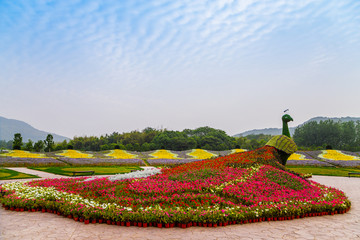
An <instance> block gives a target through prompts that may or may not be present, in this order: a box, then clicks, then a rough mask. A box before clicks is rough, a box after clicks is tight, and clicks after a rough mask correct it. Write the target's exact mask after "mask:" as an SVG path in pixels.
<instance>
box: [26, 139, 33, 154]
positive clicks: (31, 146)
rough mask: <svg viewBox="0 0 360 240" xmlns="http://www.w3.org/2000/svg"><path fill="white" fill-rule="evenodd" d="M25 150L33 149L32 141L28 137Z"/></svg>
mask: <svg viewBox="0 0 360 240" xmlns="http://www.w3.org/2000/svg"><path fill="white" fill-rule="evenodd" d="M25 150H26V151H29V152H31V151H33V150H34V142H33V141H31V139H29V140H28V142H27V143H26V144H25Z"/></svg>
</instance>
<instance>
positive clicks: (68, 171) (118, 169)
mask: <svg viewBox="0 0 360 240" xmlns="http://www.w3.org/2000/svg"><path fill="white" fill-rule="evenodd" d="M29 168H30V169H34V170H39V171H44V172H48V173H54V174H58V175H64V176H72V175H73V173H72V172H76V171H95V173H94V174H95V175H113V174H119V173H128V172H131V171H132V170H141V168H140V167H138V166H109V167H108V166H106V167H96V166H88V167H29ZM78 175H79V174H77V176H78ZM84 175H85V174H84Z"/></svg>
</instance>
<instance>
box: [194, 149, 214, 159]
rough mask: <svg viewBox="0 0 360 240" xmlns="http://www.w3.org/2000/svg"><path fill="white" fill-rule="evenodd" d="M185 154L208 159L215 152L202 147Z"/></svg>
mask: <svg viewBox="0 0 360 240" xmlns="http://www.w3.org/2000/svg"><path fill="white" fill-rule="evenodd" d="M187 155H188V156H190V157H191V158H195V159H208V158H212V157H215V156H216V154H214V153H211V152H209V151H207V150H203V149H193V150H192V151H191V152H190V153H187Z"/></svg>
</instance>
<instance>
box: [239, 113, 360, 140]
mask: <svg viewBox="0 0 360 240" xmlns="http://www.w3.org/2000/svg"><path fill="white" fill-rule="evenodd" d="M326 120H333V121H334V122H339V121H340V122H349V121H354V122H356V121H360V118H356V117H341V118H337V117H334V118H329V117H314V118H311V119H310V120H308V121H306V122H304V123H302V124H300V125H298V126H296V127H289V130H290V134H291V135H293V134H294V132H295V129H296V128H297V127H299V126H301V125H303V124H305V123H308V122H314V121H316V122H320V121H326ZM281 133H282V128H264V129H253V130H249V131H245V132H242V133H239V134H236V135H234V137H245V136H248V135H258V134H265V135H280V134H281Z"/></svg>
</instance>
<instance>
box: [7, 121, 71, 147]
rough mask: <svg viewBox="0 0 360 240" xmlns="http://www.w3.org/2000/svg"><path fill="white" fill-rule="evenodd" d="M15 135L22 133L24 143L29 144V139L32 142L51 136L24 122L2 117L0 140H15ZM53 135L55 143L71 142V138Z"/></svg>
mask: <svg viewBox="0 0 360 240" xmlns="http://www.w3.org/2000/svg"><path fill="white" fill-rule="evenodd" d="M15 133H21V136H22V139H23V142H27V141H28V140H29V139H31V140H32V141H39V140H45V139H46V136H47V135H48V134H49V132H44V131H40V130H38V129H36V128H33V127H32V126H30V125H29V124H27V123H25V122H23V121H19V120H14V119H7V118H4V117H0V140H5V141H9V140H13V139H14V134H15ZM51 134H52V135H53V137H54V142H62V141H64V140H70V138H67V137H64V136H60V135H57V134H53V133H51Z"/></svg>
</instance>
